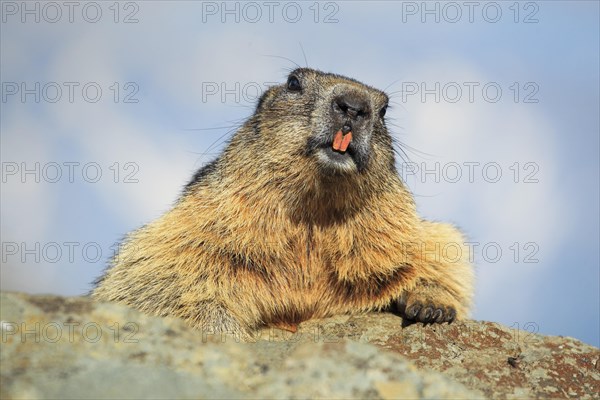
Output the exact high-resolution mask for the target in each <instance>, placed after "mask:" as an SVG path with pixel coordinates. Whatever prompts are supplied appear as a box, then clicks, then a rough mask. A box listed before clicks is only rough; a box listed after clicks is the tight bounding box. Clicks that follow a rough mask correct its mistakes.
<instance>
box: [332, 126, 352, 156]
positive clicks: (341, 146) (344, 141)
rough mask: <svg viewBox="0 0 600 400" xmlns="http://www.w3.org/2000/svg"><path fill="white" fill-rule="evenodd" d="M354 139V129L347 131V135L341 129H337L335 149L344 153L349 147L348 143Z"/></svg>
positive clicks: (334, 141) (334, 142)
mask: <svg viewBox="0 0 600 400" xmlns="http://www.w3.org/2000/svg"><path fill="white" fill-rule="evenodd" d="M351 141H352V131H350V132H348V133H346V134H345V135H344V134H343V133H342V131H341V130H339V131H337V133H336V134H335V137H334V138H333V149H334V150H337V151H341V152H342V153H343V152H345V151H346V150H347V149H348V145H349V144H350V142H351Z"/></svg>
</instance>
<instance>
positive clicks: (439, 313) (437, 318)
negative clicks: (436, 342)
mask: <svg viewBox="0 0 600 400" xmlns="http://www.w3.org/2000/svg"><path fill="white" fill-rule="evenodd" d="M431 320H432V321H433V322H436V323H438V324H439V323H440V322H443V321H444V310H442V309H441V308H436V309H435V311H434V313H433V317H431Z"/></svg>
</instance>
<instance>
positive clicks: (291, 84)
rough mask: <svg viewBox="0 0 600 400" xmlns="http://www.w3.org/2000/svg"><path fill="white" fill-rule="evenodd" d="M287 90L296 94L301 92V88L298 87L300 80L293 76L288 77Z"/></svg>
mask: <svg viewBox="0 0 600 400" xmlns="http://www.w3.org/2000/svg"><path fill="white" fill-rule="evenodd" d="M287 88H288V90H291V91H292V92H298V91H300V90H302V86H301V85H300V80H299V79H298V78H297V77H295V76H294V75H292V76H290V77H289V78H288V81H287Z"/></svg>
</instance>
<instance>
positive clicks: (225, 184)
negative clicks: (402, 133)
mask: <svg viewBox="0 0 600 400" xmlns="http://www.w3.org/2000/svg"><path fill="white" fill-rule="evenodd" d="M387 106H388V96H387V95H386V94H385V93H383V92H382V91H380V90H377V89H374V88H372V87H369V86H367V85H364V84H362V83H360V82H358V81H356V80H354V79H350V78H346V77H343V76H340V75H335V74H328V73H323V72H320V71H316V70H313V69H308V68H299V69H296V70H294V71H292V72H291V73H290V74H289V76H288V78H287V81H286V82H285V83H284V84H281V85H277V86H273V87H271V88H269V90H267V91H266V92H265V93H264V94H263V95H262V97H261V98H260V100H259V102H258V105H257V107H256V111H255V113H254V114H253V115H252V116H251V117H250V118H249V119H248V120H247V121H246V122H245V123H244V125H243V126H242V127H241V128H240V129H239V130H238V131H237V132H236V134H235V135H234V136H233V137H232V138H231V141H230V143H229V144H228V145H227V147H226V148H225V150H224V151H223V153H222V154H221V155H220V156H219V158H218V159H217V160H215V161H213V162H212V163H210V164H208V165H207V166H205V167H204V168H203V169H201V170H199V171H198V172H197V173H196V175H195V176H194V178H193V179H192V181H191V182H190V183H189V184H188V185H187V187H186V191H185V193H191V192H193V191H194V190H193V189H194V188H196V187H198V188H199V187H213V188H214V189H215V191H216V193H217V194H213V195H212V196H215V197H216V196H217V195H218V196H234V197H236V198H237V197H239V198H242V199H244V200H243V201H245V202H248V201H250V202H255V203H258V202H260V201H263V200H265V199H268V202H270V204H272V207H275V208H277V204H281V205H283V207H285V209H287V210H288V211H289V214H290V215H292V216H293V218H294V219H295V220H306V221H309V220H310V221H312V222H314V221H319V222H320V223H334V222H335V221H339V220H340V219H344V218H348V217H350V216H351V215H353V214H354V213H357V212H359V210H361V209H362V208H363V207H364V206H365V205H366V204H369V203H370V202H372V200H373V198H374V197H376V196H379V195H381V194H382V193H383V192H385V191H390V190H397V188H398V187H399V186H401V185H402V183H401V182H400V179H399V176H398V173H397V171H396V167H395V159H394V147H393V143H392V137H391V136H390V134H389V133H388V130H387V128H386V125H385V119H384V117H385V112H386V108H387ZM219 198H221V197H219Z"/></svg>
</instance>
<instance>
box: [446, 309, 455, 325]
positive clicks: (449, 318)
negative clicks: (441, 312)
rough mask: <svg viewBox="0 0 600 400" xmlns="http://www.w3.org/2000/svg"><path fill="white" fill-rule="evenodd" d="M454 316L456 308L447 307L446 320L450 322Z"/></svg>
mask: <svg viewBox="0 0 600 400" xmlns="http://www.w3.org/2000/svg"><path fill="white" fill-rule="evenodd" d="M455 318H456V310H455V309H454V308H451V307H450V308H448V313H447V314H446V321H447V322H448V323H451V322H453V321H454V319H455Z"/></svg>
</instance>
